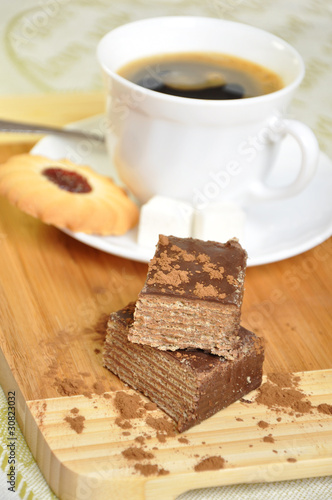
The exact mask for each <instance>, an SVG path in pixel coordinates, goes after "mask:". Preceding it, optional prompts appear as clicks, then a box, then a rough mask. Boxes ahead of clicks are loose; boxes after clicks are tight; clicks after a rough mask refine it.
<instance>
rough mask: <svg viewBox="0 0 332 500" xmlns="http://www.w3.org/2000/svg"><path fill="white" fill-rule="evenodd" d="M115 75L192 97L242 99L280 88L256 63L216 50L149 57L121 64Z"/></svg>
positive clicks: (272, 75) (278, 81) (275, 77)
mask: <svg viewBox="0 0 332 500" xmlns="http://www.w3.org/2000/svg"><path fill="white" fill-rule="evenodd" d="M118 74H119V75H121V76H123V77H124V78H126V79H127V80H129V81H131V82H133V83H136V84H137V85H140V86H141V87H144V88H147V89H150V90H154V91H156V92H161V93H163V94H170V95H174V96H179V97H189V98H193V99H216V100H220V99H223V100H224V99H242V98H247V97H256V96H260V95H264V94H270V93H271V92H275V91H276V90H279V89H281V88H282V87H283V82H282V80H281V78H280V77H279V76H278V75H277V74H276V73H274V72H273V71H271V70H269V69H267V68H264V67H263V66H260V65H259V64H256V63H253V62H251V61H247V60H245V59H241V58H238V57H234V56H230V55H225V54H217V53H199V52H195V53H179V54H165V55H159V56H152V57H148V58H144V59H140V60H136V61H134V62H131V63H129V64H127V65H125V66H123V67H122V68H121V69H120V70H119V71H118Z"/></svg>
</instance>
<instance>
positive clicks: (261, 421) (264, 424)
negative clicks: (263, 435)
mask: <svg viewBox="0 0 332 500" xmlns="http://www.w3.org/2000/svg"><path fill="white" fill-rule="evenodd" d="M257 425H258V427H260V428H261V429H266V428H267V427H268V426H269V424H268V423H267V422H264V420H260V421H259V422H258V423H257Z"/></svg>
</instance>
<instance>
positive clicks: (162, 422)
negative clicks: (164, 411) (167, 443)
mask: <svg viewBox="0 0 332 500" xmlns="http://www.w3.org/2000/svg"><path fill="white" fill-rule="evenodd" d="M146 423H147V425H149V426H150V427H152V428H153V429H155V430H156V431H157V438H158V439H159V441H162V442H164V440H165V439H166V437H174V436H176V432H175V429H174V423H173V422H170V421H169V420H167V419H166V418H164V417H160V418H154V417H152V416H151V415H148V416H147V417H146Z"/></svg>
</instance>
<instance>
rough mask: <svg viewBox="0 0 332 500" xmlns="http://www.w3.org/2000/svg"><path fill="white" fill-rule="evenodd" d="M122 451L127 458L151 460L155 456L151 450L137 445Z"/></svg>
mask: <svg viewBox="0 0 332 500" xmlns="http://www.w3.org/2000/svg"><path fill="white" fill-rule="evenodd" d="M121 453H122V455H123V456H124V457H125V458H126V459H127V460H145V459H147V460H150V459H151V458H154V455H153V453H151V452H150V451H144V450H142V448H136V447H135V446H131V447H130V448H127V449H126V450H123V451H122V452H121Z"/></svg>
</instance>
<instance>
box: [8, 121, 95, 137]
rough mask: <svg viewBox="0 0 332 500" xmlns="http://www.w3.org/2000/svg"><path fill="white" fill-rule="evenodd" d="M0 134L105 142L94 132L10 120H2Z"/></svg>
mask: <svg viewBox="0 0 332 500" xmlns="http://www.w3.org/2000/svg"><path fill="white" fill-rule="evenodd" d="M0 132H11V133H12V132H16V133H20V134H21V133H24V134H44V133H46V134H55V135H61V136H67V137H68V136H71V137H77V138H84V139H92V140H94V141H99V142H104V136H103V135H102V134H98V133H94V132H85V131H83V130H74V129H68V128H57V127H49V126H46V125H35V124H31V123H20V122H13V121H8V120H0Z"/></svg>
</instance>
